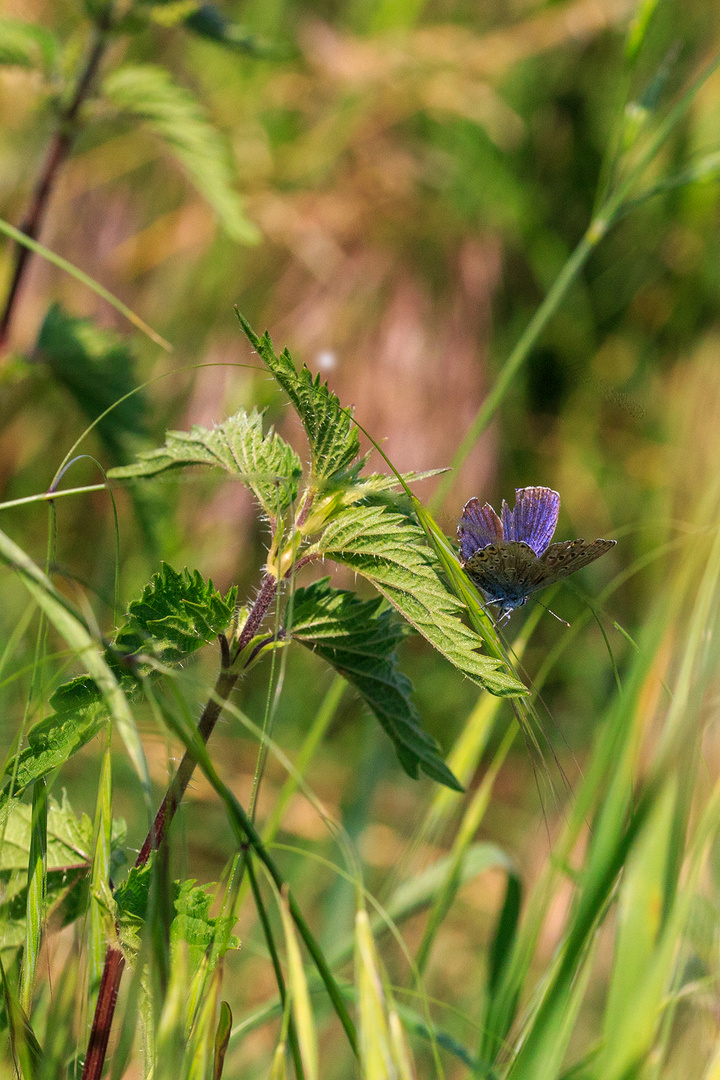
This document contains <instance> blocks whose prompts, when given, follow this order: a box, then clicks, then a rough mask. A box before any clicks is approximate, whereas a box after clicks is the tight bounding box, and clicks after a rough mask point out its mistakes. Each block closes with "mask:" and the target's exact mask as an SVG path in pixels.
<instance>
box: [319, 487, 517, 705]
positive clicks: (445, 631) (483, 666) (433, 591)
mask: <svg viewBox="0 0 720 1080" xmlns="http://www.w3.org/2000/svg"><path fill="white" fill-rule="evenodd" d="M310 550H311V551H316V552H318V553H319V554H322V555H323V556H325V557H326V558H328V559H333V560H334V561H335V562H339V563H343V564H344V565H345V566H349V567H350V568H351V569H352V570H354V571H355V572H356V573H358V574H361V575H362V576H363V577H366V578H367V579H368V580H369V581H371V582H372V583H373V585H374V586H375V588H376V589H377V590H378V591H379V592H380V593H382V595H383V596H385V597H386V598H387V599H388V600H389V601H390V603H391V604H392V605H393V606H394V607H395V608H397V610H398V611H399V612H400V614H401V615H403V616H404V618H406V619H407V621H408V622H409V623H410V624H411V625H412V626H414V627H415V629H416V630H418V631H419V633H421V634H422V635H423V637H425V638H426V639H427V640H428V641H429V642H430V644H431V645H432V646H433V647H434V648H436V649H437V650H438V652H440V653H441V654H442V655H443V656H444V657H446V659H448V660H449V661H450V663H451V664H453V665H454V666H455V667H456V668H458V669H459V670H460V671H462V672H463V674H465V675H467V676H468V677H469V678H471V679H472V680H473V681H474V682H476V683H478V684H479V685H480V686H483V687H485V688H486V689H487V690H489V691H490V692H491V693H492V694H498V695H500V696H503V695H515V694H524V693H525V687H524V686H523V685H522V683H519V682H518V681H517V680H516V679H514V678H513V677H512V676H511V675H508V674H507V673H506V672H505V671H503V670H501V669H502V662H501V661H500V660H496V659H494V658H492V657H488V656H481V655H480V653H479V652H478V650H479V649H480V648H481V647H482V644H483V642H482V639H481V638H480V637H479V635H478V634H476V633H475V631H474V630H471V629H470V628H469V627H468V626H466V625H465V624H464V623H463V622H461V620H460V618H459V613H460V612H461V611H462V610H464V609H463V605H462V604H461V603H460V601H459V600H458V599H457V597H455V596H453V595H452V593H449V592H448V591H447V589H446V588H445V585H444V584H443V581H442V578H441V576H440V571H441V568H440V564H439V563H438V560H437V556H436V555H435V552H434V551H433V550H432V549H431V548H430V547H428V545H427V543H426V541H425V534H424V533H423V531H422V529H420V528H419V527H418V526H417V525H415V524H414V522H412V521H411V520H410V519H409V518H407V517H405V516H404V515H402V514H398V513H395V512H394V511H392V510H389V509H387V508H385V507H382V506H356V507H352V508H350V509H348V510H344V511H343V512H341V513H340V514H339V515H338V516H337V517H336V518H335V519H333V520H332V521H331V522H330V524H329V525H328V526H327V528H326V529H325V532H324V533H323V535H322V537H321V538H320V540H319V541H318V543H317V544H316V545H315V546H314V548H312V549H310ZM499 669H500V670H499Z"/></svg>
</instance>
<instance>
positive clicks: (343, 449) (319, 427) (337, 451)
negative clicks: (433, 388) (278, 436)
mask: <svg viewBox="0 0 720 1080" xmlns="http://www.w3.org/2000/svg"><path fill="white" fill-rule="evenodd" d="M238 318H239V320H240V325H241V326H242V328H243V330H244V331H245V334H246V336H247V338H248V340H249V341H250V343H251V344H252V346H253V348H255V349H256V350H257V352H258V355H259V356H260V358H261V359H262V360H263V361H264V363H265V364H266V365H267V367H268V368H269V369H270V371H271V372H272V374H273V375H274V376H275V378H276V379H277V381H278V382H279V383H280V385H281V386H282V388H283V390H284V391H285V393H286V394H287V396H288V397H289V398H290V400H291V401H292V403H293V405H294V406H295V409H296V411H297V414H298V416H299V417H300V419H301V421H302V424H303V427H304V428H305V433H306V434H307V437H308V442H309V443H310V451H311V453H312V475H313V479H314V481H315V483H316V484H318V485H319V486H322V485H323V484H327V482H328V481H330V480H332V479H333V478H334V477H337V475H338V474H339V473H341V472H342V471H343V470H345V469H347V468H348V466H349V465H350V464H351V462H353V461H354V460H355V458H356V457H357V456H358V454H359V452H360V440H359V438H358V433H357V428H356V427H355V425H354V424H353V420H352V411H351V410H349V409H343V408H342V406H341V405H340V402H339V401H338V399H337V397H336V396H335V394H333V393H332V391H331V390H330V389H329V387H328V385H327V383H323V382H321V381H320V376H319V375H318V376H316V377H315V378H313V376H312V372H311V371H310V370H309V369H308V368H307V367H305V366H303V368H302V370H301V371H300V372H298V371H297V369H296V367H295V364H294V363H293V359H292V357H291V355H290V353H289V352H288V350H287V349H284V350H283V352H282V353H281V354H280V356H278V355H277V353H276V352H275V349H274V347H273V343H272V341H271V340H270V335H269V334H268V333H267V332H265V334H263V336H262V337H261V338H259V337H258V336H257V334H256V333H255V332H254V330H253V329H252V327H251V326H250V324H249V323H248V322H247V320H246V319H245V318H243V316H242V315H241V314H240V312H238Z"/></svg>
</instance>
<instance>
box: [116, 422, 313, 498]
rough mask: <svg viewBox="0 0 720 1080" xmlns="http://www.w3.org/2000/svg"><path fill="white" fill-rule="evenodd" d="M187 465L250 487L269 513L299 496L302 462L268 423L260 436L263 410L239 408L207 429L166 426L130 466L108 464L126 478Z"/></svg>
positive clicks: (118, 476) (157, 472)
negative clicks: (157, 443)
mask: <svg viewBox="0 0 720 1080" xmlns="http://www.w3.org/2000/svg"><path fill="white" fill-rule="evenodd" d="M188 465H215V466H217V467H218V468H221V469H224V470H225V471H226V472H228V473H230V475H231V476H235V477H237V478H238V479H239V480H242V481H243V483H244V484H247V486H248V487H249V488H250V490H251V491H252V492H253V494H254V495H255V498H256V499H257V500H258V502H259V503H260V505H261V506H262V507H263V509H264V510H265V512H266V513H267V514H268V515H269V516H270V517H271V518H277V517H279V516H280V515H281V514H283V513H284V511H285V510H286V509H287V508H288V507H289V506H290V505H291V503H292V502H294V500H295V499H296V497H297V486H298V480H299V478H300V476H301V474H302V465H301V463H300V458H299V457H298V456H297V454H296V453H295V451H294V450H293V449H292V447H291V446H288V444H287V443H286V442H285V441H284V440H283V439H281V438H280V436H279V435H277V434H275V432H274V431H273V429H272V428H270V430H269V431H268V432H267V434H265V435H263V430H262V414H261V413H259V412H257V410H256V409H253V411H252V412H251V413H246V412H243V411H241V412H238V413H236V414H235V416H231V417H230V419H229V420H226V421H225V422H224V423H222V424H219V425H218V426H217V427H215V428H213V429H212V431H210V430H209V429H208V428H204V427H200V426H199V425H197V424H196V425H195V426H194V427H192V428H191V430H190V431H189V432H186V431H169V432H168V433H167V435H166V438H165V445H164V446H163V447H160V448H159V449H157V450H149V451H146V452H144V453H141V454H139V455H138V461H137V462H136V463H135V464H134V465H128V466H125V467H124V468H119V469H111V470H110V472H109V474H108V475H109V476H110V477H111V478H112V479H115V480H124V479H129V478H132V477H140V476H146V477H147V476H157V475H158V474H159V473H162V472H165V471H166V470H167V469H179V468H183V467H185V466H188Z"/></svg>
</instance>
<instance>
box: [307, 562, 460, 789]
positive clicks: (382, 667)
mask: <svg viewBox="0 0 720 1080" xmlns="http://www.w3.org/2000/svg"><path fill="white" fill-rule="evenodd" d="M329 580H330V579H329V578H323V579H322V580H321V581H316V582H315V583H314V584H313V585H310V586H309V587H308V588H305V589H298V590H297V591H296V593H295V595H294V598H293V608H292V614H293V625H292V630H291V633H292V636H293V637H294V638H295V639H296V640H297V641H300V642H302V643H303V644H304V645H307V646H308V647H309V648H311V649H312V650H313V651H314V652H316V653H318V655H319V656H322V657H323V659H324V660H326V661H327V662H328V663H329V664H332V666H333V667H334V668H335V670H336V671H337V672H338V673H339V674H340V675H342V676H343V677H344V678H346V679H348V680H349V682H351V683H352V684H353V686H355V687H356V689H357V690H359V692H360V694H361V695H362V697H363V700H364V701H365V703H366V704H367V705H368V707H369V708H370V709H372V711H373V712H374V713H375V715H376V716H377V718H378V720H379V721H380V723H381V724H382V726H383V728H384V729H385V731H386V732H387V734H388V735H389V736H390V738H391V739H392V740H393V742H394V744H395V748H396V750H397V754H398V757H399V758H400V761H401V763H402V765H403V767H404V768H405V769H406V771H407V772H408V773H409V774H410V776H412V777H417V774H418V767H420V768H421V769H422V770H423V772H425V773H427V774H428V776H432V777H433V779H434V780H437V781H438V782H439V783H441V784H446V785H447V786H448V787H451V788H454V789H455V790H456V791H461V790H462V787H461V785H460V784H459V783H458V781H457V780H456V778H455V777H454V776H453V774H452V773H451V772H450V770H449V769H448V767H447V765H446V764H445V762H444V761H443V760H442V758H441V757H440V755H439V753H438V751H439V749H440V748H439V746H438V744H437V742H436V741H435V739H433V738H432V737H431V736H430V735H428V734H427V732H425V731H423V729H422V727H421V720H420V714H419V713H418V711H417V709H416V707H415V705H414V704H413V703H412V701H411V700H410V694H411V693H412V684H411V682H410V680H409V679H408V678H407V677H406V676H405V675H403V674H402V672H401V671H399V670H398V666H397V654H396V652H395V650H396V648H397V645H398V643H399V642H400V641H401V640H402V638H403V637H404V636H405V635H406V633H407V630H406V629H405V627H404V626H403V625H402V624H401V623H399V622H397V621H396V620H395V619H393V617H392V614H391V612H390V611H388V610H385V611H380V612H379V611H378V609H379V608H380V607H381V605H382V603H383V601H382V600H380V599H377V600H360V599H359V598H358V597H357V596H356V595H355V594H354V593H352V592H344V591H340V590H338V589H333V588H331V586H330V584H329Z"/></svg>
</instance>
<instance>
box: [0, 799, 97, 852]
mask: <svg viewBox="0 0 720 1080" xmlns="http://www.w3.org/2000/svg"><path fill="white" fill-rule="evenodd" d="M31 817H32V810H31V807H30V805H29V804H28V803H21V802H18V801H17V800H16V799H13V800H12V802H10V803H9V804H8V805H7V806H6V807H5V808H4V810H3V812H2V814H0V835H2V838H3V842H2V844H1V845H0V870H16V869H18V870H19V869H22V868H24V869H27V862H28V855H29V853H30V839H31ZM92 841H93V828H92V822H91V821H90V818H89V817H88V816H87V814H82V815H81V816H80V817H79V818H78V817H77V816H76V815H75V813H74V811H73V809H72V807H71V806H70V803H69V801H68V798H67V795H66V794H65V793H64V792H63V799H62V803H58V802H57V800H56V799H54V798H53V797H52V796H50V798H49V799H48V818H47V868H48V870H61V869H64V868H68V867H75V866H79V865H80V866H89V865H90V861H91V859H92Z"/></svg>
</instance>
